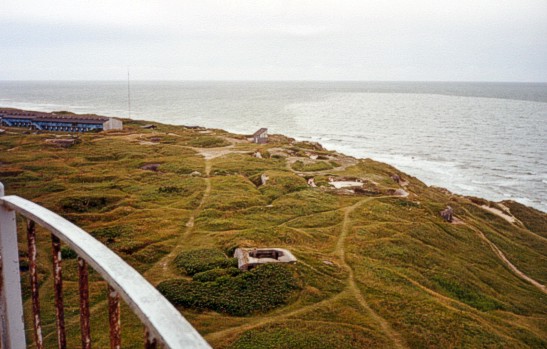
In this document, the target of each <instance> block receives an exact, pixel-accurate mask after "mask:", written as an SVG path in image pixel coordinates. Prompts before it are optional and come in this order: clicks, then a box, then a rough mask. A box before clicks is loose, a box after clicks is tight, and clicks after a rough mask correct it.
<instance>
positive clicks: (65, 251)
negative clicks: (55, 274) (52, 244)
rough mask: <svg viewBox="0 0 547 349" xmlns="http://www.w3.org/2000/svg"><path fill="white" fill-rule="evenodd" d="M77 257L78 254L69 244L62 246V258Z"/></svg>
mask: <svg viewBox="0 0 547 349" xmlns="http://www.w3.org/2000/svg"><path fill="white" fill-rule="evenodd" d="M76 257H78V254H77V253H76V252H75V251H74V250H73V249H71V248H70V247H68V246H63V247H61V258H62V259H74V258H76Z"/></svg>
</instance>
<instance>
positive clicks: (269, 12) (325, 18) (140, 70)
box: [0, 0, 547, 81]
mask: <svg viewBox="0 0 547 349" xmlns="http://www.w3.org/2000/svg"><path fill="white" fill-rule="evenodd" d="M127 67H130V70H131V75H132V78H134V79H141V80H170V79H175V80H445V81H449V80H457V81H547V0H472V1H471V0H458V1H454V0H450V1H445V0H437V1H434V0H413V1H407V0H405V1H402V0H399V1H395V0H384V1H343V0H338V1H323V0H313V1H298V0H292V1H285V0H272V1H261V0H248V1H247V0H245V1H243V0H229V1H228V0H225V1H212V0H196V1H167V0H164V1H151V0H148V1H141V0H131V1H105V0H95V1H87V0H86V1H80V0H70V1H65V0H58V1H38V0H29V1H21V0H15V1H13V0H3V1H2V5H1V6H0V80H50V79H55V80H119V79H125V78H126V74H127Z"/></svg>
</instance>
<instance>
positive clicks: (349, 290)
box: [205, 197, 407, 348]
mask: <svg viewBox="0 0 547 349" xmlns="http://www.w3.org/2000/svg"><path fill="white" fill-rule="evenodd" d="M378 198H381V197H373V198H366V199H363V200H361V201H359V202H357V203H356V204H354V205H352V206H348V207H345V208H342V209H341V210H343V211H344V220H343V223H342V230H341V232H340V236H339V238H338V241H337V243H336V246H335V249H334V251H333V253H332V254H333V255H335V256H337V257H339V258H340V261H341V264H342V267H344V268H346V269H347V270H348V279H347V281H346V282H347V287H346V288H345V289H344V290H343V291H342V292H340V293H338V294H336V295H335V296H333V297H331V298H328V299H325V300H323V301H320V302H318V303H315V304H312V305H308V306H305V307H302V308H298V309H295V310H292V311H289V312H284V313H283V312H280V313H277V314H272V315H270V316H265V317H263V318H255V319H253V322H252V323H249V324H245V325H240V326H235V327H231V328H228V329H225V330H221V331H217V332H213V333H210V334H208V335H206V336H205V339H206V340H207V341H209V342H211V343H213V344H214V343H215V342H218V341H224V342H230V341H233V340H235V338H236V337H237V336H238V335H240V334H241V333H243V332H245V331H249V330H251V329H254V328H258V327H261V326H264V325H267V324H270V323H273V322H277V321H281V320H289V321H293V320H294V321H304V322H308V321H307V320H303V319H290V318H293V317H295V316H298V315H302V314H305V313H308V312H311V311H313V310H316V309H319V308H321V307H323V306H326V305H328V304H331V303H333V302H335V301H336V300H338V299H340V298H341V297H343V296H345V295H348V294H349V295H351V296H353V297H354V298H355V299H356V300H357V302H358V303H359V305H360V306H361V307H362V308H363V309H364V310H365V311H366V312H367V313H368V314H369V315H370V317H371V318H372V319H373V320H374V321H375V322H376V323H378V325H379V326H380V328H381V329H382V331H383V332H384V333H385V334H386V335H387V336H388V338H389V339H391V341H392V343H393V347H394V348H407V345H406V344H405V343H404V340H403V339H402V338H401V336H400V335H399V334H398V333H397V332H395V331H394V330H393V329H392V328H391V326H390V325H389V323H388V322H387V321H386V320H385V319H384V318H382V317H381V316H380V315H378V314H377V313H376V312H375V311H374V310H372V309H371V308H370V306H369V305H368V303H367V302H366V300H365V298H364V297H363V295H362V294H361V291H360V290H359V288H358V287H357V285H356V282H355V278H354V272H353V269H352V268H351V267H350V266H349V264H348V263H347V261H346V258H345V257H346V252H345V240H346V238H347V236H348V234H349V231H350V225H351V224H350V214H351V212H353V211H354V210H355V209H356V208H358V207H359V206H360V205H362V204H364V203H366V202H369V201H371V200H374V199H378ZM311 322H313V321H311ZM336 324H338V323H336ZM340 324H341V325H344V324H343V323H340Z"/></svg>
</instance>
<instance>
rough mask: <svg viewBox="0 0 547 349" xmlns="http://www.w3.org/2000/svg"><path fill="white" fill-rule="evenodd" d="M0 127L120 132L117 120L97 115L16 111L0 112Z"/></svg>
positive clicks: (121, 126) (121, 125)
mask: <svg viewBox="0 0 547 349" xmlns="http://www.w3.org/2000/svg"><path fill="white" fill-rule="evenodd" d="M0 125H4V126H8V127H25V128H29V129H33V130H45V131H64V132H90V131H108V130H121V129H123V123H122V121H121V120H119V119H115V118H109V117H105V116H98V115H76V114H55V113H41V112H34V111H25V110H18V109H4V110H0Z"/></svg>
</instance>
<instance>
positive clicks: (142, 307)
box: [0, 183, 210, 349]
mask: <svg viewBox="0 0 547 349" xmlns="http://www.w3.org/2000/svg"><path fill="white" fill-rule="evenodd" d="M16 213H19V214H20V215H22V216H24V217H26V218H27V219H28V222H29V223H28V224H27V234H28V239H27V240H28V245H29V274H30V276H31V291H32V292H31V293H32V301H33V307H32V308H33V322H34V341H35V345H36V347H37V348H43V343H42V342H43V340H42V334H41V324H40V307H39V297H38V292H39V287H38V279H37V277H36V244H35V228H34V224H35V223H34V222H36V224H38V225H40V226H42V227H44V228H46V229H47V230H49V231H50V232H51V234H52V251H53V265H54V267H53V274H54V285H55V286H54V287H55V305H56V315H57V318H56V325H57V337H58V341H57V342H58V346H59V348H61V349H63V348H66V335H65V325H64V310H63V296H62V264H61V254H60V241H62V242H63V243H65V244H66V245H68V246H69V247H70V248H71V249H73V250H74V251H75V252H76V253H77V254H78V269H79V279H80V280H79V281H80V324H81V331H82V347H83V348H90V347H91V337H90V334H89V301H88V284H87V265H88V264H89V265H90V266H91V267H93V269H94V270H96V271H97V272H98V273H99V274H100V275H101V276H102V277H103V278H104V280H105V281H106V282H107V283H108V284H109V292H108V299H109V317H110V343H111V348H120V347H121V344H120V342H121V339H120V338H121V336H120V311H119V298H120V296H121V298H122V299H123V300H124V301H125V302H126V303H127V304H128V305H129V307H130V308H131V309H132V311H133V312H134V313H135V314H136V315H137V316H138V317H139V318H140V320H141V321H142V323H143V325H144V326H145V329H146V335H145V348H156V347H157V346H158V345H162V346H163V347H164V348H172V349H174V348H210V346H209V344H208V343H207V342H206V341H205V340H204V339H203V338H202V337H201V335H200V334H199V333H198V332H197V331H196V330H195V329H194V328H193V327H192V325H191V324H190V323H189V322H188V321H187V320H186V319H184V317H182V315H181V314H180V313H179V312H178V311H177V310H176V309H175V307H173V305H171V303H169V302H168V301H167V300H166V299H165V298H164V297H163V296H162V295H161V294H160V293H159V292H158V291H157V290H156V289H155V288H154V287H153V286H152V285H151V284H150V283H148V281H146V280H145V279H144V277H143V276H142V275H140V274H139V273H138V272H137V271H136V270H135V269H133V268H132V267H131V266H129V265H128V264H127V263H125V262H124V261H123V260H122V259H121V258H120V257H119V256H118V255H116V254H115V253H114V252H113V251H111V250H110V249H108V248H107V247H106V246H104V245H103V244H102V243H100V242H99V241H98V240H96V239H95V238H93V237H92V236H91V235H89V234H88V233H86V232H85V231H84V230H82V229H81V228H79V227H78V226H76V225H74V224H72V223H70V222H69V221H67V220H66V219H64V218H62V217H61V216H59V215H57V214H55V213H53V212H51V211H49V210H47V209H46V208H44V207H42V206H40V205H37V204H35V203H33V202H31V201H28V200H25V199H23V198H21V197H18V196H4V187H3V185H2V183H0V257H1V273H2V275H1V279H0V336H1V348H10V349H23V348H26V341H25V332H24V324H23V306H22V297H21V282H20V274H19V253H18V245H17V227H16Z"/></svg>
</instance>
